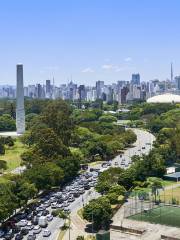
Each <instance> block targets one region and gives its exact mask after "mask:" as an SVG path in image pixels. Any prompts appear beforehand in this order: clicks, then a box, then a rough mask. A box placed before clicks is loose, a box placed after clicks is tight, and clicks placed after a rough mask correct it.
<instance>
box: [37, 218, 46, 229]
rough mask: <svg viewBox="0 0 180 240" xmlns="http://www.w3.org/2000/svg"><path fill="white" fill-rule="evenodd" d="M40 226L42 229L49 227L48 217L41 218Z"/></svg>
mask: <svg viewBox="0 0 180 240" xmlns="http://www.w3.org/2000/svg"><path fill="white" fill-rule="evenodd" d="M38 224H39V226H40V227H42V228H46V227H47V225H48V222H47V217H46V216H41V217H40V218H39V221H38Z"/></svg>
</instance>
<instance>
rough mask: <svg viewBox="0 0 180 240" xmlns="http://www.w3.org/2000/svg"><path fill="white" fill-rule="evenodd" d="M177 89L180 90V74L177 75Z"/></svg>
mask: <svg viewBox="0 0 180 240" xmlns="http://www.w3.org/2000/svg"><path fill="white" fill-rule="evenodd" d="M175 81H176V87H177V90H180V76H177V77H175Z"/></svg>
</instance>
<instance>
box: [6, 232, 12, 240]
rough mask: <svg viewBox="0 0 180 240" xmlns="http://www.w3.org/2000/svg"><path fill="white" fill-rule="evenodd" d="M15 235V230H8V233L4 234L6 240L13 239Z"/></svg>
mask: <svg viewBox="0 0 180 240" xmlns="http://www.w3.org/2000/svg"><path fill="white" fill-rule="evenodd" d="M13 237H14V233H13V232H8V233H6V235H4V239H5V240H11V239H13Z"/></svg>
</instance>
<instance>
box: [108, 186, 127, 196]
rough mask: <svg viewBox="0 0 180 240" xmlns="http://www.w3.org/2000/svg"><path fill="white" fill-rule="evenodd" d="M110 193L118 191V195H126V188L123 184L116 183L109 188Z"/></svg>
mask: <svg viewBox="0 0 180 240" xmlns="http://www.w3.org/2000/svg"><path fill="white" fill-rule="evenodd" d="M109 193H116V194H118V196H120V195H122V196H124V195H125V193H126V189H125V188H124V187H123V186H120V185H118V184H115V185H113V186H111V188H110V189H109Z"/></svg>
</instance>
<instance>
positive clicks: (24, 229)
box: [20, 228, 29, 235]
mask: <svg viewBox="0 0 180 240" xmlns="http://www.w3.org/2000/svg"><path fill="white" fill-rule="evenodd" d="M20 233H21V234H22V235H27V234H28V233H29V229H28V228H23V229H21V232H20Z"/></svg>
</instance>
